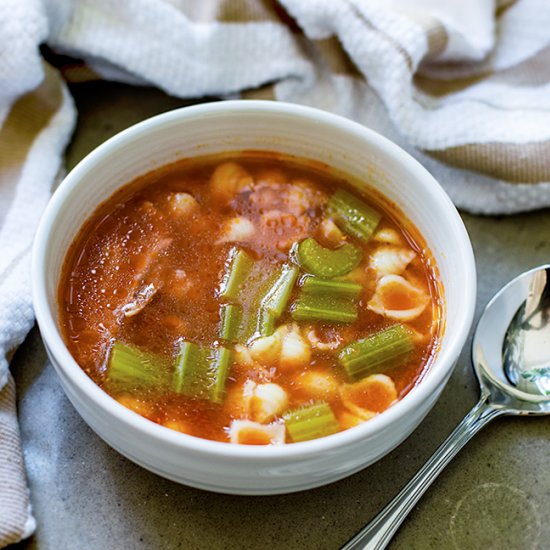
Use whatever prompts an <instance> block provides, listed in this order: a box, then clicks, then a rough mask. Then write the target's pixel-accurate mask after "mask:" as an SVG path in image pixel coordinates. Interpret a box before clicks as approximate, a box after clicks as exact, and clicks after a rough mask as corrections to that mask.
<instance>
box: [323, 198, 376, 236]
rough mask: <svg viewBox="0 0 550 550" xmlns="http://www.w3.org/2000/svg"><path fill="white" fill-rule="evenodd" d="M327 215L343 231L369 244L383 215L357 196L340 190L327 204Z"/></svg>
mask: <svg viewBox="0 0 550 550" xmlns="http://www.w3.org/2000/svg"><path fill="white" fill-rule="evenodd" d="M327 213H328V214H329V216H332V217H333V218H334V221H335V222H336V225H338V227H340V229H342V230H343V231H345V232H346V233H348V234H349V235H351V236H352V237H355V238H357V239H360V240H361V241H364V242H367V241H368V240H369V239H370V238H371V236H372V234H373V233H374V231H375V229H376V227H377V226H378V223H379V222H380V219H381V217H382V216H381V215H380V214H379V213H378V212H377V211H376V210H374V209H373V208H371V207H370V206H369V205H368V204H367V203H365V202H364V201H362V200H361V199H359V198H357V197H356V196H354V195H352V194H351V193H348V192H347V191H344V190H343V189H338V191H336V192H335V193H334V194H333V195H332V197H331V198H330V199H329V201H328V204H327Z"/></svg>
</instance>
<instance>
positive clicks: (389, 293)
mask: <svg viewBox="0 0 550 550" xmlns="http://www.w3.org/2000/svg"><path fill="white" fill-rule="evenodd" d="M429 302H430V298H429V296H428V295H427V294H426V293H425V292H424V291H422V290H420V289H418V288H417V287H415V286H413V285H412V284H411V283H409V281H407V280H406V279H404V278H403V277H401V276H400V275H385V276H384V277H382V278H381V279H380V280H379V281H378V284H377V285H376V291H375V293H374V296H373V297H372V298H371V300H370V301H369V303H368V304H367V308H368V309H370V310H371V311H374V313H378V314H379V315H383V316H384V317H388V318H389V319H394V320H395V321H412V320H413V319H416V318H417V317H418V316H420V315H421V314H422V312H423V311H424V310H425V309H426V306H427V305H428V303H429Z"/></svg>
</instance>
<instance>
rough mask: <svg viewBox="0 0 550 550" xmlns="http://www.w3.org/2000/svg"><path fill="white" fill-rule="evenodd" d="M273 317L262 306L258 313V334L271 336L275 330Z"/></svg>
mask: <svg viewBox="0 0 550 550" xmlns="http://www.w3.org/2000/svg"><path fill="white" fill-rule="evenodd" d="M276 320H277V319H275V317H274V316H273V315H272V314H271V313H269V311H267V310H266V309H264V308H261V309H260V311H259V313H258V330H257V332H258V333H259V335H260V336H271V335H272V334H273V333H274V332H275V321H276Z"/></svg>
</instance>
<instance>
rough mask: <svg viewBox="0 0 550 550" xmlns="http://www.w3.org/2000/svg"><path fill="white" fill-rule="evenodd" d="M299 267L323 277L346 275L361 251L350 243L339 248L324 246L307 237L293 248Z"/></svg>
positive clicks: (359, 257)
mask: <svg viewBox="0 0 550 550" xmlns="http://www.w3.org/2000/svg"><path fill="white" fill-rule="evenodd" d="M294 254H295V256H296V260H297V261H298V263H299V264H300V267H302V269H303V270H304V271H305V272H306V273H310V274H311V275H317V276H318V277H322V278H324V279H330V278H332V277H340V276H341V275H346V273H349V272H350V271H351V270H352V269H354V268H355V267H357V266H358V265H359V263H360V262H361V259H362V257H363V253H362V252H361V250H360V249H359V248H357V247H356V246H354V245H352V244H351V243H345V244H343V245H342V246H340V248H335V249H332V248H325V247H324V246H323V245H321V244H319V243H318V242H317V241H316V240H315V239H313V238H311V237H309V238H308V239H305V240H303V241H302V242H301V243H299V244H298V245H297V246H296V247H295V250H294Z"/></svg>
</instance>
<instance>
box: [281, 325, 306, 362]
mask: <svg viewBox="0 0 550 550" xmlns="http://www.w3.org/2000/svg"><path fill="white" fill-rule="evenodd" d="M310 359H311V346H310V344H309V343H308V342H307V341H306V340H305V339H304V338H303V337H302V335H301V334H300V331H299V330H298V329H297V328H294V329H293V330H291V331H289V332H288V333H287V334H285V336H284V337H283V341H282V346H281V357H280V359H279V366H280V367H281V369H284V370H292V369H296V368H299V367H303V366H307V365H309V362H310Z"/></svg>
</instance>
